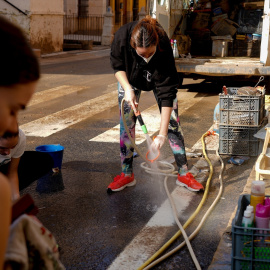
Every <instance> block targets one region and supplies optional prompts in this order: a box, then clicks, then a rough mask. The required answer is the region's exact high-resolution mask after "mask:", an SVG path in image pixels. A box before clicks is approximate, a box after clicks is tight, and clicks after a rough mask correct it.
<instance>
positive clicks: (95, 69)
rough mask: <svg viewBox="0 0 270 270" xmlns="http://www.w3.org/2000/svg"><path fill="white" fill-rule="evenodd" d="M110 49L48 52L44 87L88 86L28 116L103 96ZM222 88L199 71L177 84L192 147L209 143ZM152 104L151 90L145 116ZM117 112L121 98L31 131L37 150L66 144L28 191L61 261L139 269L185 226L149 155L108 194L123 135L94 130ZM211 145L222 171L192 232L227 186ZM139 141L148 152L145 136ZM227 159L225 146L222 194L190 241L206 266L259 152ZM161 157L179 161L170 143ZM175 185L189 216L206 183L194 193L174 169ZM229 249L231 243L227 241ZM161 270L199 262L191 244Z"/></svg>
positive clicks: (109, 81) (71, 265)
mask: <svg viewBox="0 0 270 270" xmlns="http://www.w3.org/2000/svg"><path fill="white" fill-rule="evenodd" d="M106 49H107V48H105V50H103V52H102V53H99V54H98V55H95V54H94V53H91V55H90V54H87V53H78V54H76V53H75V52H73V54H72V53H70V54H68V56H67V57H66V56H64V55H61V56H60V57H55V56H54V57H46V58H44V59H41V67H42V74H43V75H42V79H41V82H40V85H39V88H38V92H40V93H41V92H45V91H47V90H49V89H54V88H56V87H61V86H63V85H67V86H70V89H72V88H74V87H75V86H76V87H78V86H81V87H85V88H81V89H80V90H78V91H77V92H72V93H71V92H70V93H69V92H66V93H65V94H64V95H63V96H57V97H56V98H52V99H51V100H50V101H49V102H48V101H46V102H42V103H41V104H38V105H33V106H30V107H29V108H28V109H27V110H26V111H25V112H23V113H22V114H21V116H20V118H21V119H20V123H21V124H27V123H29V122H32V121H34V120H38V121H39V124H40V129H41V130H42V128H43V127H44V126H42V123H43V121H45V120H46V119H45V118H44V117H46V116H47V117H50V115H53V114H55V113H57V112H58V111H60V110H65V109H66V108H69V107H71V106H75V105H77V104H80V103H83V102H85V101H86V100H89V99H94V98H97V101H96V102H99V100H98V98H99V97H101V98H102V97H103V96H104V95H105V94H110V92H111V91H114V90H116V88H115V85H116V81H115V78H114V76H113V74H112V71H111V69H110V67H109V58H108V51H107V52H106ZM106 53H107V54H106ZM103 54H104V55H103ZM109 85H111V86H110V87H108V86H109ZM57 91H58V90H57ZM57 91H56V93H57ZM219 92H221V88H219V86H218V85H213V84H211V83H209V84H208V83H203V82H201V81H192V80H185V81H184V86H183V87H182V88H181V89H179V94H178V98H179V109H180V121H181V123H182V128H183V132H184V135H185V143H186V147H187V149H191V148H192V147H193V146H194V145H195V148H193V149H195V150H197V151H199V152H201V151H202V150H201V146H200V143H199V141H200V138H201V135H202V134H203V133H205V132H206V131H207V130H208V129H209V128H210V127H211V125H212V123H213V111H214V108H215V106H216V104H217V102H218V93H219ZM58 93H59V92H58ZM115 99H117V98H116V96H115ZM154 104H155V101H154V98H153V97H152V96H150V95H148V94H145V97H144V98H143V102H142V104H140V106H141V108H142V109H141V111H142V113H145V115H146V110H147V109H148V108H152V106H153V105H154ZM144 110H145V112H144ZM74 114H75V112H74ZM118 114H119V113H118V108H117V100H116V103H114V104H112V105H111V107H110V108H109V109H106V110H104V111H101V112H98V113H97V114H94V115H91V116H90V117H88V118H87V117H86V118H85V119H82V120H81V121H79V122H78V123H75V124H73V125H69V123H68V122H69V121H70V120H69V119H66V120H65V123H66V125H67V127H66V128H64V129H59V131H56V132H54V133H52V134H51V135H49V136H44V137H41V136H39V137H38V136H27V150H34V149H35V147H36V146H38V145H43V144H59V143H60V144H61V145H63V146H64V147H65V150H64V157H63V164H62V168H61V171H60V172H56V173H55V174H54V175H51V177H45V179H39V180H38V181H36V182H34V183H33V184H32V185H31V186H29V187H28V188H27V189H25V190H24V191H23V194H24V193H30V194H31V196H32V197H33V198H34V200H35V203H36V205H37V206H38V208H39V214H38V218H39V219H40V220H41V221H42V222H43V224H44V225H45V226H46V227H47V228H48V229H49V230H50V231H52V233H53V234H54V236H55V238H56V240H57V242H58V244H59V246H60V254H61V261H62V262H63V264H64V265H65V266H66V268H67V269H102V270H103V269H111V270H113V269H115V270H118V269H120V270H122V269H137V268H138V267H139V266H141V265H142V264H143V263H144V262H145V261H146V260H147V259H148V258H149V257H150V256H151V255H152V254H154V253H155V252H156V251H157V250H158V249H159V248H160V247H161V246H162V245H163V244H164V243H166V242H167V241H168V240H169V239H170V238H171V237H172V236H173V235H174V234H175V233H176V232H177V231H178V228H177V226H176V224H175V222H174V221H173V217H172V213H171V208H170V206H169V204H168V201H167V195H166V193H165V190H164V183H163V180H164V179H163V178H160V179H159V178H158V177H152V176H150V175H149V174H147V173H146V172H145V171H144V170H143V168H141V166H140V165H141V163H142V161H143V160H142V159H141V158H140V157H138V158H135V159H134V170H135V178H136V180H137V185H136V186H135V187H130V188H126V189H125V190H123V191H121V192H118V193H114V194H112V195H108V194H107V192H106V189H107V186H108V184H109V183H110V182H111V181H112V180H113V177H114V176H115V175H116V174H119V172H120V158H119V143H118V142H117V141H115V142H114V141H109V139H110V138H111V136H112V135H110V136H107V137H106V136H105V137H106V139H108V141H98V140H93V138H96V137H97V136H99V135H100V134H103V133H104V132H106V131H109V130H114V129H115V127H116V126H117V125H118V121H119V119H118ZM146 125H147V123H146ZM149 125H150V123H149ZM207 140H208V139H207ZM207 146H208V147H209V150H208V154H209V158H210V159H211V161H212V163H213V166H214V175H213V178H212V182H211V185H210V192H209V196H208V198H207V201H206V203H205V205H204V207H203V209H202V211H201V212H200V213H199V214H198V216H197V217H196V219H195V220H194V222H192V223H191V225H190V226H189V227H188V228H187V233H188V234H190V233H191V232H192V231H193V229H194V228H195V227H196V225H197V224H198V223H199V222H200V219H201V218H202V215H203V213H205V211H206V209H207V208H208V207H209V206H210V204H211V203H212V202H213V200H214V199H215V196H216V195H217V193H218V190H219V186H220V184H219V179H218V174H219V171H220V163H219V161H218V158H217V157H216V155H215V151H214V150H213V149H214V148H215V147H216V146H217V145H216V141H214V142H213V141H212V142H210V141H208V142H207ZM139 147H140V149H141V151H143V152H146V150H147V144H146V142H144V143H142V144H140V146H139ZM229 158H230V156H226V155H222V159H223V160H224V163H225V172H224V177H223V179H224V192H223V194H222V198H221V199H220V201H219V203H218V205H217V206H216V207H215V209H214V211H213V212H212V213H211V215H210V216H209V218H208V219H207V221H206V223H205V224H204V226H203V228H202V229H201V231H200V232H199V234H198V235H197V237H196V238H195V239H194V240H192V242H191V244H192V247H193V249H194V252H195V254H196V256H197V258H198V261H199V262H200V265H201V268H202V269H208V267H210V265H211V262H212V259H213V258H214V257H215V258H216V257H217V256H216V255H215V254H217V253H216V249H217V247H218V246H219V243H220V239H222V235H223V234H224V232H225V231H226V228H227V226H228V222H229V220H230V218H231V216H232V213H233V212H234V209H235V206H236V205H237V201H238V197H239V195H240V194H241V193H242V192H243V189H244V186H245V185H246V182H247V179H248V177H249V175H250V173H251V172H252V168H253V165H254V163H255V161H256V158H255V157H252V158H250V159H249V160H247V161H245V162H244V164H243V165H241V166H236V165H233V164H228V163H227V161H228V159H229ZM162 159H165V160H169V161H170V160H172V155H171V150H170V148H169V146H168V145H165V146H164V148H163V149H162ZM200 160H203V158H200V157H195V158H192V157H188V161H189V168H190V169H192V167H193V165H195V164H197V162H199V161H200ZM206 176H207V175H206ZM53 178H54V179H53ZM201 182H202V184H203V185H205V183H206V178H205V177H204V178H201ZM168 187H169V190H170V191H171V193H172V194H173V197H174V199H175V201H176V202H177V203H176V204H177V209H178V214H179V218H180V221H181V223H182V224H184V223H185V221H186V220H187V219H188V218H189V217H190V216H191V214H192V213H193V212H194V211H195V209H196V207H197V206H198V204H199V203H200V200H201V198H202V196H203V192H199V193H194V192H190V191H188V190H186V189H185V188H181V187H176V185H175V179H174V178H169V180H168ZM182 240H183V239H182V237H181V238H179V239H177V240H176V241H175V242H174V243H173V244H172V246H171V247H170V248H169V249H168V250H171V249H172V248H174V247H176V246H177V245H178V244H180V243H181V242H182ZM226 250H229V245H228V249H226ZM223 251H224V250H223ZM218 261H219V262H220V261H221V260H220V259H219V260H218ZM215 267H216V266H215ZM153 269H191V270H192V269H195V266H194V264H193V262H192V260H191V258H190V255H189V252H188V250H187V248H186V247H184V248H182V249H181V250H180V251H178V252H177V253H175V254H174V255H173V256H171V257H170V258H168V259H167V260H166V261H164V262H162V263H160V264H158V265H157V266H155V267H153ZM209 269H210V268H209ZM212 269H218V268H212Z"/></svg>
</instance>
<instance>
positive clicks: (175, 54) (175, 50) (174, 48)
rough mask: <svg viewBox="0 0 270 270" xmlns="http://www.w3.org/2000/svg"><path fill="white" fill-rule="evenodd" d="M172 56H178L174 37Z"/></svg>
mask: <svg viewBox="0 0 270 270" xmlns="http://www.w3.org/2000/svg"><path fill="white" fill-rule="evenodd" d="M173 57H174V58H179V52H178V48H177V40H176V39H175V40H174V41H173Z"/></svg>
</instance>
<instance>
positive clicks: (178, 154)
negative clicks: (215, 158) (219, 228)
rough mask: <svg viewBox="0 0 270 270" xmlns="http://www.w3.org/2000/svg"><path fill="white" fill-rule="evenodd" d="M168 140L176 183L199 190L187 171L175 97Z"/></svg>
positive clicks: (197, 184)
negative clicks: (176, 168) (176, 177)
mask: <svg viewBox="0 0 270 270" xmlns="http://www.w3.org/2000/svg"><path fill="white" fill-rule="evenodd" d="M153 92H154V95H155V98H156V100H157V103H158V106H159V108H160V110H161V106H160V100H159V99H158V97H157V91H156V90H154V91H153ZM168 140H169V143H170V146H171V149H172V152H173V155H174V158H175V162H176V165H177V167H178V179H177V181H176V184H178V185H180V186H185V187H187V188H188V189H190V190H192V191H199V190H201V189H203V186H202V185H201V184H200V183H198V182H197V181H196V180H195V179H194V177H193V175H192V174H191V173H189V172H188V163H187V157H186V151H185V143H184V136H183V132H182V129H181V126H180V120H179V116H178V100H177V97H176V98H175V99H174V101H173V110H172V113H171V117H170V122H169V127H168ZM182 182H183V183H182Z"/></svg>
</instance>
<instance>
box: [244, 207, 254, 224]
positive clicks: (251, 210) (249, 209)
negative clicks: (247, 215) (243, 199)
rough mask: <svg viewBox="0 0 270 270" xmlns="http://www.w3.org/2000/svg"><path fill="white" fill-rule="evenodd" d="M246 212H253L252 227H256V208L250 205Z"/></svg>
mask: <svg viewBox="0 0 270 270" xmlns="http://www.w3.org/2000/svg"><path fill="white" fill-rule="evenodd" d="M246 210H247V211H250V212H251V219H252V227H254V224H255V214H254V207H253V206H252V205H248V206H247V208H246Z"/></svg>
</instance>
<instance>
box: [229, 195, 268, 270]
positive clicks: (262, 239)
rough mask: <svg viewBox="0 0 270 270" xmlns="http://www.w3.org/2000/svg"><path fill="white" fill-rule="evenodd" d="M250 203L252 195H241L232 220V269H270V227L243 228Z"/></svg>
mask: <svg viewBox="0 0 270 270" xmlns="http://www.w3.org/2000/svg"><path fill="white" fill-rule="evenodd" d="M249 204H250V195H249V194H244V195H241V196H240V197H239V200H238V208H237V212H236V215H235V218H234V219H233V221H232V261H231V269H235V270H240V269H241V270H246V269H250V270H253V269H270V241H269V233H270V229H265V230H263V231H259V230H258V229H257V228H248V229H247V228H243V227H242V218H243V213H244V211H245V209H246V208H247V206H248V205H249Z"/></svg>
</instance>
